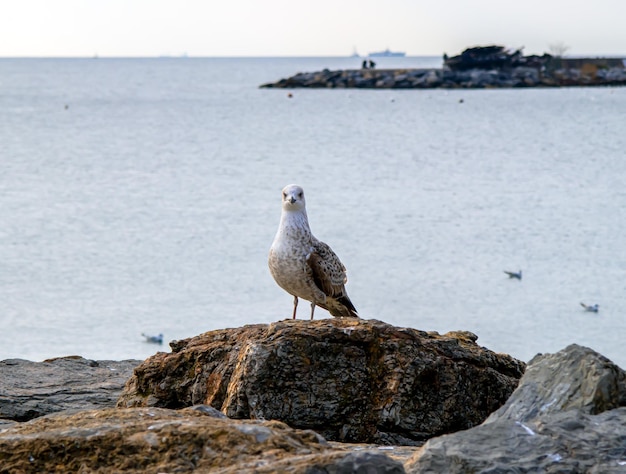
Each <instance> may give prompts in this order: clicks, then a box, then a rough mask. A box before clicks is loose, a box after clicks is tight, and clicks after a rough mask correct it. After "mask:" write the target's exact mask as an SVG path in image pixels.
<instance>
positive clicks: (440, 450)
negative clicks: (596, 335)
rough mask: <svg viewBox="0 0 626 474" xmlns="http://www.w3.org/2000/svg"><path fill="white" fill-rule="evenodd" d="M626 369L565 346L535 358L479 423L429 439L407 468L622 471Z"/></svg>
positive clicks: (625, 463)
mask: <svg viewBox="0 0 626 474" xmlns="http://www.w3.org/2000/svg"><path fill="white" fill-rule="evenodd" d="M625 381H626V374H625V373H624V371H622V370H621V369H620V368H619V367H617V366H616V365H614V364H613V363H611V362H610V361H609V360H608V359H606V358H605V357H603V356H601V355H600V354H598V353H596V352H594V351H592V350H591V349H588V348H584V347H581V346H578V345H571V346H568V347H567V348H565V349H564V350H562V351H560V352H558V353H556V354H552V355H545V356H537V357H536V358H534V359H533V360H532V361H531V362H530V364H529V366H528V370H527V371H526V373H525V374H524V376H523V377H522V380H521V381H520V385H519V387H518V388H517V390H516V391H515V392H514V394H513V395H512V396H511V398H510V399H509V400H508V401H507V403H506V404H505V405H504V406H503V407H502V408H500V409H499V410H498V411H496V412H495V413H494V414H492V415H491V416H490V417H489V418H488V419H487V420H486V421H485V423H483V424H482V425H480V426H478V427H475V428H472V429H469V430H466V431H462V432H458V433H454V434H451V435H447V436H442V437H440V438H435V439H431V440H429V441H428V442H427V443H426V444H425V445H424V446H423V448H421V450H420V451H418V452H417V453H416V454H415V455H414V457H413V459H411V460H410V461H409V462H408V463H407V464H406V468H407V472H410V473H430V472H446V473H450V474H455V473H458V474H461V473H467V472H472V473H496V472H498V473H500V472H502V473H503V472H518V473H526V472H537V473H539V472H555V473H556V472H559V473H561V472H562V473H566V472H567V473H583V472H585V473H613V472H614V473H617V472H621V473H623V472H626V408H623V406H624V405H626V403H625V401H626V400H625V396H626V390H625Z"/></svg>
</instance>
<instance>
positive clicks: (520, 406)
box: [0, 320, 626, 474]
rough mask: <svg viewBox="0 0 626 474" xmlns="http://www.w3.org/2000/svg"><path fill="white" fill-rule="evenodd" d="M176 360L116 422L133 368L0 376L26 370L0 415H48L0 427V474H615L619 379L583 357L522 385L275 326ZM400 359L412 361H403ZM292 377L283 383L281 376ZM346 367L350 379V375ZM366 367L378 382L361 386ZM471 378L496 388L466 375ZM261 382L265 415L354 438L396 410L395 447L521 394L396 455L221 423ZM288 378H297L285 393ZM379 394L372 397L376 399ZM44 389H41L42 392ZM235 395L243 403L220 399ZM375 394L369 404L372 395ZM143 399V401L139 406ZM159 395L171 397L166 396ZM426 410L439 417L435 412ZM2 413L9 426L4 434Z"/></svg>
mask: <svg viewBox="0 0 626 474" xmlns="http://www.w3.org/2000/svg"><path fill="white" fill-rule="evenodd" d="M355 323H357V324H355ZM326 324H327V325H328V326H326ZM298 326H299V330H297V328H298ZM358 326H362V327H360V328H359V327H358ZM340 334H343V336H340ZM328 338H331V339H330V341H327V339H328ZM172 346H173V350H174V352H173V353H171V354H156V355H155V356H153V357H151V358H149V359H148V360H146V361H145V362H144V363H142V364H140V365H139V366H137V367H136V369H135V371H134V375H133V376H132V377H131V378H130V379H129V380H128V383H127V385H126V387H125V388H124V390H123V393H122V394H121V396H120V398H119V403H118V405H119V406H120V407H118V408H114V406H113V405H114V400H112V396H113V395H114V394H120V393H121V392H122V384H123V381H122V380H120V379H121V378H122V377H118V376H117V375H114V376H112V375H111V374H109V373H108V372H107V370H108V371H109V372H114V373H116V374H117V373H122V372H127V371H128V369H129V367H130V366H133V365H134V362H137V361H124V362H122V363H120V365H116V363H112V362H110V361H88V360H85V359H82V358H76V357H70V358H61V359H54V360H52V361H46V362H40V363H34V362H27V361H2V362H0V381H4V380H7V378H8V379H11V380H13V381H14V382H15V381H17V378H16V375H18V374H19V373H20V371H22V377H21V380H20V381H19V383H18V384H16V385H15V386H14V385H13V384H12V383H4V384H3V385H0V400H1V401H2V403H3V405H2V406H3V407H6V406H19V404H20V403H22V402H24V401H25V400H26V399H27V398H28V394H29V392H32V394H33V398H36V399H38V400H40V402H41V403H40V406H41V407H44V409H41V410H40V411H39V413H45V412H53V413H51V414H48V415H45V416H39V417H37V418H34V419H32V420H30V421H23V422H20V421H18V418H20V419H26V418H28V417H29V416H30V415H29V416H26V417H24V415H23V413H24V410H23V409H20V410H14V411H6V410H4V411H2V412H0V473H31V472H32V473H36V472H93V473H109V472H128V473H139V472H142V473H143V472H147V473H158V472H188V473H209V472H211V473H250V474H251V473H271V472H291V473H303V474H304V473H307V474H312V473H333V474H343V473H346V474H347V473H398V474H400V473H410V474H426V473H433V472H446V473H453V474H454V473H459V474H460V473H468V472H472V473H494V472H502V473H504V472H520V473H522V472H564V473H565V472H568V473H570V472H581V473H582V472H588V473H618V472H626V373H625V372H624V371H623V370H622V369H620V368H619V367H617V366H616V365H614V364H613V363H612V362H611V361H609V360H608V359H606V358H605V357H603V356H602V355H600V354H598V353H596V352H594V351H593V350H591V349H588V348H585V347H581V346H578V345H571V346H568V347H567V348H565V349H563V350H562V351H560V352H558V353H555V354H546V355H539V356H536V357H535V358H534V359H533V360H532V361H530V362H529V364H528V366H527V367H526V370H525V372H524V374H523V376H522V377H521V379H520V380H519V384H518V380H517V377H518V375H519V374H521V372H522V371H523V369H524V365H523V364H522V363H520V362H519V361H516V360H515V359H513V358H511V357H509V356H506V355H502V354H494V353H492V352H490V351H488V350H487V349H484V348H480V347H479V346H477V345H476V343H475V337H474V336H473V335H471V334H470V333H463V332H459V333H449V334H445V335H438V334H436V333H424V332H421V331H416V330H413V329H406V328H397V327H393V326H389V325H386V324H384V323H381V322H379V321H358V322H355V321H342V320H321V321H313V322H309V321H283V322H279V323H275V324H274V325H256V326H246V327H244V328H237V329H229V330H223V331H211V332H209V333H206V334H203V335H201V336H198V337H196V338H191V339H187V340H185V341H178V342H175V343H172ZM304 346H311V348H310V349H305V348H304ZM335 346H338V347H335ZM341 346H346V348H347V349H346V350H345V351H344V350H343V349H342V348H341ZM203 350H204V351H206V352H205V354H204V355H202V351H203ZM405 351H406V352H407V353H408V354H407V355H406V358H402V357H403V356H402V355H401V353H404V352H405ZM305 356H306V357H305ZM307 357H308V359H307ZM231 359H233V364H232V365H230V362H229V361H231ZM184 361H186V362H184ZM191 361H195V362H194V363H191ZM364 361H367V365H364V364H365V362H364ZM376 361H378V362H376ZM7 362H8V363H7ZM403 363H405V364H406V365H402V364H403ZM257 364H258V365H259V366H261V367H256V365H257ZM448 364H455V365H457V366H458V367H457V368H456V369H455V368H451V367H448ZM481 364H482V365H481ZM290 365H291V366H293V368H292V369H288V368H287V366H290ZM328 365H336V366H337V367H336V369H335V370H336V372H337V373H342V372H343V373H344V379H345V380H346V382H343V381H342V380H339V379H338V380H336V381H335V383H337V384H339V385H342V384H346V387H344V388H341V387H339V386H336V387H326V388H324V389H320V388H319V387H317V385H318V384H321V383H326V384H331V382H330V380H329V379H328V376H329V374H331V373H332V370H331V369H329V368H327V367H326V366H328ZM429 366H432V368H433V370H432V371H429V370H428V367H429ZM175 367H178V370H173V369H174V368H175ZM349 367H351V368H353V369H354V370H355V373H354V374H353V373H346V372H345V370H346V369H347V368H349ZM359 367H361V369H359ZM363 367H371V368H376V369H377V371H372V372H370V373H369V375H368V376H366V374H365V373H363V371H364V370H365V369H363ZM231 368H232V372H230V370H231ZM479 368H480V369H481V370H484V371H485V372H491V376H482V375H477V374H478V372H477V371H478V370H479ZM100 369H105V370H100ZM268 369H269V370H270V371H273V373H274V380H273V381H271V380H269V379H265V382H264V383H267V384H268V385H267V389H268V390H269V391H270V393H271V394H272V396H274V397H275V398H276V401H275V405H276V406H277V405H280V404H282V405H283V409H282V413H286V414H289V413H292V412H294V411H297V410H305V409H307V410H308V411H309V416H310V419H317V418H318V414H317V413H314V411H316V410H319V409H321V408H323V407H327V409H328V412H327V414H328V417H329V419H331V420H332V419H333V410H338V409H339V407H342V409H343V410H344V412H343V416H344V424H347V425H350V423H351V422H352V420H351V417H352V416H353V415H354V414H355V413H356V414H358V413H361V412H362V410H363V409H362V406H363V405H364V404H367V403H370V402H367V400H369V399H370V398H371V399H380V401H379V403H380V405H379V406H380V407H381V408H380V409H379V411H380V413H379V417H380V416H382V414H383V412H385V407H388V408H389V407H399V408H398V409H396V411H393V413H394V414H395V416H394V418H393V420H390V419H389V414H390V413H391V411H390V410H389V409H387V411H386V412H385V413H387V418H384V419H383V418H380V420H382V423H383V424H382V425H381V426H378V427H377V430H378V431H379V432H385V433H393V432H394V431H393V429H396V428H393V429H390V426H391V427H394V426H398V424H399V423H400V422H402V421H403V420H404V423H405V424H406V423H412V422H414V419H416V418H423V419H428V418H430V417H431V415H430V414H429V413H428V411H429V410H434V411H435V412H438V413H444V412H446V411H449V412H455V411H456V410H458V409H459V400H465V402H464V403H467V404H477V403H478V402H479V401H480V399H481V397H482V396H483V395H484V393H485V391H487V390H488V389H487V387H485V388H483V389H482V392H479V395H475V393H474V391H475V390H478V389H479V388H478V385H480V384H481V383H482V384H486V385H488V387H489V388H490V389H493V390H494V391H495V392H496V395H495V396H494V398H499V394H498V393H499V391H500V390H502V386H503V385H508V384H509V383H510V382H511V380H514V382H513V383H514V385H516V384H518V385H517V388H516V389H515V390H514V391H513V392H512V394H511V395H510V396H508V398H507V400H506V402H505V403H504V404H503V405H501V406H500V407H499V408H497V409H495V410H494V411H493V412H492V413H491V414H490V415H489V416H488V417H486V419H485V420H484V421H482V423H480V424H478V425H476V426H473V425H474V424H475V423H474V422H473V421H472V420H468V421H466V422H465V423H459V425H466V426H473V427H471V428H469V429H462V428H459V430H458V431H455V432H453V433H449V434H445V435H442V436H434V437H431V438H430V439H429V440H428V441H426V443H425V444H423V446H422V447H414V446H406V445H401V443H400V441H401V439H400V437H398V438H397V440H398V443H397V444H396V445H394V446H389V445H375V444H350V443H337V442H332V441H328V440H326V439H325V438H324V437H323V436H321V435H320V433H319V431H317V430H312V429H298V428H297V427H294V426H290V425H291V423H285V422H284V421H277V420H272V421H270V420H269V419H266V420H263V419H232V418H229V417H227V416H226V414H225V412H227V411H228V409H229V407H233V406H237V407H240V408H241V407H247V408H246V409H247V410H249V413H248V414H251V413H254V411H255V410H256V409H257V407H258V406H266V405H268V402H267V401H266V400H264V399H263V394H259V393H258V392H257V390H258V388H259V384H260V380H261V378H260V374H262V373H263V371H264V370H268ZM131 370H132V369H131ZM158 371H161V372H162V374H163V376H161V377H160V380H161V383H160V385H159V386H154V385H152V382H154V381H156V380H157V379H159V377H158V375H157V372H158ZM319 372H321V373H322V374H324V375H323V376H322V375H320V374H319ZM365 372H367V371H366V370H365ZM511 372H512V373H513V374H512V373H511ZM289 373H291V374H292V375H293V376H294V377H296V376H297V377H300V376H304V378H300V379H297V380H296V379H287V380H284V379H283V377H286V376H287V374H289ZM211 374H212V375H211ZM437 374H439V375H437ZM441 374H447V375H445V376H442V375H441ZM516 374H517V375H516ZM427 375H428V376H427ZM474 377H478V378H479V379H480V380H481V381H482V382H480V383H479V382H477V381H475V380H472V379H473V378H474ZM42 379H43V380H44V383H43V384H42V383H40V382H41V380H42ZM374 379H380V380H381V382H383V383H382V384H373V385H372V383H371V382H372V381H373V380H374ZM509 379H511V380H509ZM226 380H228V382H226ZM200 384H204V385H205V388H202V387H200ZM359 384H362V385H359ZM41 385H44V386H46V387H49V388H44V389H41ZM352 385H359V386H356V387H352ZM62 386H63V387H64V389H63V393H66V394H71V395H72V396H75V398H71V399H68V403H65V404H64V405H63V408H66V409H65V410H63V411H58V412H56V410H55V409H54V408H53V405H54V403H58V402H60V401H61V399H62V395H61V393H62V391H61V390H60V387H62ZM231 386H233V387H234V386H240V389H237V390H235V389H233V390H231ZM307 386H308V387H309V388H307V389H304V387H307ZM377 386H378V389H379V391H378V392H377V393H378V398H377V397H374V396H373V393H375V392H373V391H372V390H373V387H374V388H376V387H377ZM453 386H456V387H453ZM139 387H143V389H144V390H145V391H144V392H142V393H139V391H138V390H137V389H138V388H139ZM278 388H282V389H283V390H284V392H285V393H284V394H281V393H279V391H278ZM168 390H173V391H174V393H175V394H176V395H175V396H171V397H170V396H168V395H167V393H166V392H167V391H168ZM220 391H224V393H228V394H230V396H231V398H236V399H237V401H236V402H235V403H234V405H233V403H229V402H227V399H228V397H226V396H223V397H222V398H220V396H217V395H216V394H217V393H218V392H220ZM462 391H466V392H467V393H466V394H465V395H463V396H462V395H460V394H459V393H458V392H462ZM46 393H48V395H47V396H46ZM81 393H84V394H85V398H86V399H87V400H92V401H93V400H97V402H95V403H94V404H93V406H89V404H90V403H91V402H89V401H85V399H81ZM203 393H204V395H202V394H203ZM323 393H327V394H330V393H333V394H335V395H336V396H337V397H338V398H337V399H336V400H335V403H334V404H332V406H331V404H330V401H329V400H322V401H321V402H320V401H319V400H317V399H316V398H315V397H317V396H320V395H321V394H323ZM480 393H482V395H481V394H480ZM184 394H186V395H185V396H187V397H192V398H193V397H194V396H196V395H197V396H199V398H203V397H208V398H206V400H209V399H210V400H213V401H215V400H218V399H221V400H223V401H222V403H221V405H220V409H217V408H216V407H215V406H210V405H209V404H200V405H194V406H190V407H186V408H181V407H182V406H185V405H186V404H187V402H188V401H189V399H178V405H179V406H178V407H176V408H177V409H172V408H159V407H156V406H155V405H158V404H161V403H162V401H163V400H169V401H171V400H175V399H177V398H176V397H180V396H183V395H184ZM355 394H357V396H355ZM408 394H412V396H413V398H414V399H415V402H414V405H410V404H409V405H406V401H405V398H408V396H409V395H408ZM450 394H452V396H451V398H450V399H446V398H445V397H447V396H449V395H450ZM307 396H308V398H307ZM293 397H295V398H293ZM342 397H352V398H353V400H352V404H353V405H354V406H353V407H352V408H349V405H350V403H349V400H344V399H343V398H342ZM385 397H386V398H385ZM431 397H432V398H438V399H439V402H434V401H432V400H430V398H431ZM47 398H49V400H47ZM12 401H15V402H18V403H12ZM52 401H54V403H52ZM233 401H234V400H233ZM73 403H75V404H76V406H75V407H72V404H73ZM437 403H438V404H439V405H443V407H441V408H437V407H438V405H437ZM482 403H484V401H483V402H482ZM126 405H131V407H130V408H126V407H125V406H126ZM134 405H145V406H141V407H137V406H134ZM94 406H95V407H96V408H94ZM307 407H308V408H307ZM328 407H331V408H328ZM409 408H412V409H414V410H416V411H415V412H410V411H408V410H409ZM476 409H477V408H476V407H474V408H473V410H476ZM11 413H12V415H10V416H14V418H13V419H8V415H9V414H11ZM236 413H239V414H241V413H242V412H241V411H236ZM462 413H463V416H465V415H467V413H469V412H467V411H466V412H462ZM31 414H32V412H31ZM450 416H452V417H457V416H459V414H458V413H451V415H450ZM435 418H437V416H436V417H435ZM3 419H4V420H3ZM2 421H5V424H2ZM361 421H362V422H363V423H369V422H370V421H369V420H367V419H361ZM379 422H380V421H379ZM385 422H386V423H387V424H384V423H385ZM331 432H333V430H331ZM404 434H405V435H406V433H404ZM383 438H385V437H383ZM406 440H407V442H408V443H410V444H414V443H413V440H412V439H409V438H408V437H407V438H406ZM383 441H385V439H383Z"/></svg>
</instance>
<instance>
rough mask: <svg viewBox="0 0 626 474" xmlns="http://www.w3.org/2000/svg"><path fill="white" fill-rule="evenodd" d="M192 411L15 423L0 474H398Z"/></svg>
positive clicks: (390, 467)
mask: <svg viewBox="0 0 626 474" xmlns="http://www.w3.org/2000/svg"><path fill="white" fill-rule="evenodd" d="M198 408H200V409H194V408H187V409H183V410H180V411H174V410H167V409H159V408H136V409H110V408H109V409H102V410H86V411H79V412H76V413H73V414H71V413H67V412H63V413H56V414H53V415H48V416H45V417H41V418H38V419H36V420H33V421H30V422H27V423H21V424H20V423H17V424H15V425H13V426H12V427H10V428H8V429H6V430H2V431H0V472H33V473H34V472H90V473H110V472H125V473H158V472H163V473H164V472H195V473H208V472H211V473H224V474H235V473H252V472H254V473H271V472H291V473H307V474H313V473H334V474H343V473H346V474H348V473H359V472H361V473H372V474H374V473H388V474H395V473H397V474H401V473H403V472H404V468H403V467H402V463H400V462H399V461H395V460H393V459H391V458H389V457H387V456H386V455H385V454H384V453H382V452H379V451H375V450H365V451H360V452H346V451H343V450H337V449H333V448H332V447H331V446H329V445H328V444H327V443H326V442H325V441H324V439H323V438H321V437H320V436H319V435H317V434H316V433H314V432H312V431H301V430H293V429H291V428H289V427H288V426H286V425H285V424H283V423H280V422H276V421H267V422H261V421H233V420H227V419H223V418H219V417H214V416H212V413H211V410H206V409H204V407H198ZM207 415H208V416H207Z"/></svg>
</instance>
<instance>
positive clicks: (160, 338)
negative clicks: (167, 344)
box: [141, 332, 163, 344]
mask: <svg viewBox="0 0 626 474" xmlns="http://www.w3.org/2000/svg"><path fill="white" fill-rule="evenodd" d="M141 335H142V336H143V337H145V338H146V342H152V343H154V344H163V334H159V335H158V336H149V335H148V334H144V333H143V332H142V333H141Z"/></svg>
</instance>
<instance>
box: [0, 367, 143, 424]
mask: <svg viewBox="0 0 626 474" xmlns="http://www.w3.org/2000/svg"><path fill="white" fill-rule="evenodd" d="M140 363H141V361H139V360H124V361H117V362H116V361H110V360H105V361H94V360H87V359H83V358H82V357H74V356H70V357H60V358H57V359H50V360H46V361H44V362H31V361H27V360H23V359H7V360H3V361H0V427H2V425H3V424H6V420H14V421H27V420H31V419H33V418H36V417H39V416H43V415H47V414H50V413H54V412H57V411H61V410H65V409H68V408H82V409H88V408H104V407H114V406H115V402H116V401H117V399H118V397H119V395H120V393H121V391H122V388H123V386H124V383H125V382H126V381H127V380H128V378H129V377H130V376H131V374H132V371H133V368H135V367H136V366H137V365H139V364H140ZM3 420H4V421H5V423H3Z"/></svg>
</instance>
